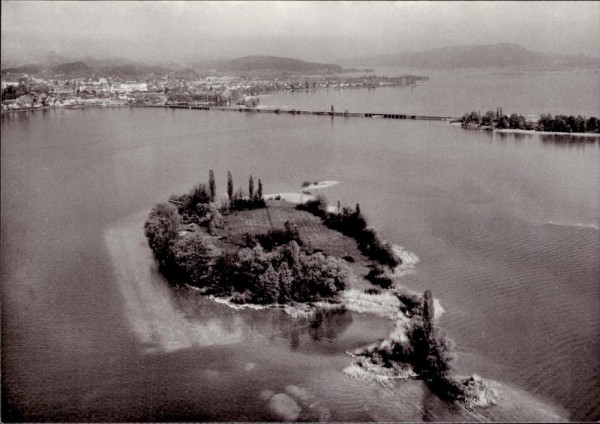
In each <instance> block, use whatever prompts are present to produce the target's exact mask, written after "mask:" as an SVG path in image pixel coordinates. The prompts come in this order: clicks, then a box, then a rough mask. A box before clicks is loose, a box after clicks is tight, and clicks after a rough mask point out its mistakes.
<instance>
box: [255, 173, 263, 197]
mask: <svg viewBox="0 0 600 424" xmlns="http://www.w3.org/2000/svg"><path fill="white" fill-rule="evenodd" d="M256 197H257V198H258V200H262V198H263V187H262V181H261V180H260V178H259V179H258V190H257V191H256Z"/></svg>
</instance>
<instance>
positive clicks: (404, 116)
mask: <svg viewBox="0 0 600 424" xmlns="http://www.w3.org/2000/svg"><path fill="white" fill-rule="evenodd" d="M146 107H161V108H168V109H194V110H221V111H227V112H246V113H275V114H288V115H319V116H331V117H333V116H339V117H344V118H382V119H414V120H425V121H446V122H451V121H458V120H459V118H455V117H452V116H428V115H407V114H400V113H362V112H336V111H329V112H326V111H314V110H299V109H287V108H286V109H281V108H276V107H260V108H247V107H224V106H206V105H193V104H192V105H187V104H171V105H146Z"/></svg>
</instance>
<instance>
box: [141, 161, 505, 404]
mask: <svg viewBox="0 0 600 424" xmlns="http://www.w3.org/2000/svg"><path fill="white" fill-rule="evenodd" d="M311 186H315V187H316V186H318V184H316V185H311V184H304V191H303V193H304V196H305V197H306V201H301V202H297V203H296V204H295V203H292V202H289V201H286V200H283V199H281V196H270V198H268V199H265V197H264V196H263V186H262V181H261V180H260V179H259V180H258V182H257V187H256V190H255V186H254V179H253V177H252V176H250V178H249V181H248V193H247V194H245V193H243V192H242V190H241V189H239V190H237V191H235V192H234V190H233V179H232V175H231V173H230V172H229V173H228V176H227V196H226V198H224V199H217V192H216V186H215V178H214V172H213V171H212V170H211V171H210V172H209V182H208V184H199V185H198V186H196V187H195V188H194V189H193V190H192V191H191V192H190V193H188V194H184V195H182V196H171V198H170V199H169V202H168V203H161V204H158V205H156V206H155V207H154V208H153V209H152V211H151V212H150V214H149V216H148V219H147V221H146V223H145V225H144V229H145V234H146V237H147V238H148V242H149V244H150V247H151V249H152V251H153V253H154V256H155V257H156V259H157V260H158V263H159V270H160V272H161V273H162V274H163V275H164V276H165V277H166V278H167V280H168V281H169V282H170V283H171V284H174V285H184V286H193V287H197V288H200V289H201V290H203V292H204V293H205V294H207V295H213V296H215V297H218V298H225V299H227V300H228V301H230V302H231V303H235V304H262V305H295V306H298V305H305V306H312V307H325V308H349V309H351V310H357V311H362V312H373V313H376V312H381V310H383V309H386V308H387V310H390V308H391V312H390V313H388V315H387V316H388V317H389V318H390V319H392V320H394V322H395V323H396V328H395V330H394V331H393V332H392V334H391V335H390V336H389V337H388V338H387V339H385V340H383V341H381V342H378V343H374V344H372V345H369V346H367V347H364V348H361V349H357V350H356V351H354V352H351V353H350V354H351V355H352V356H353V357H354V358H356V361H355V362H354V364H352V365H351V366H350V367H348V368H347V369H346V370H345V372H346V373H347V374H349V375H353V376H355V377H360V376H364V375H366V374H369V375H370V376H371V377H372V378H370V379H372V380H373V379H374V380H379V381H388V380H389V379H401V378H409V377H412V378H421V379H423V380H424V381H425V382H426V383H427V384H428V386H429V387H430V388H431V389H433V390H434V391H435V392H436V393H438V395H440V397H443V398H445V399H448V400H455V401H460V402H462V403H464V404H465V405H466V406H467V407H468V408H473V407H476V406H488V405H491V404H495V402H496V397H497V392H496V390H494V389H492V388H491V387H490V386H489V385H488V384H487V383H486V382H484V381H483V380H482V379H480V378H479V377H476V376H473V377H468V378H459V377H457V376H456V375H455V374H454V373H453V372H452V370H451V363H452V359H453V355H452V352H451V344H452V343H451V341H450V340H449V339H448V338H447V337H446V336H445V335H444V334H443V333H442V332H441V331H440V329H439V328H437V327H436V325H435V322H434V321H435V310H434V299H433V296H432V294H431V291H429V290H427V291H426V292H425V293H424V294H423V295H420V294H418V293H415V292H412V291H410V290H408V289H406V288H404V287H399V286H397V285H396V282H395V280H396V278H397V275H395V272H394V271H395V270H396V269H397V268H398V267H401V265H402V259H401V258H400V256H399V254H398V253H397V252H396V249H395V248H394V247H393V246H392V245H391V244H390V243H388V242H386V241H384V240H382V239H381V237H380V236H379V235H378V233H377V232H376V231H375V230H374V229H373V228H372V227H369V226H368V225H367V221H366V219H365V217H364V216H363V214H362V212H361V209H360V205H358V204H357V205H356V206H355V207H354V208H347V207H341V206H340V205H339V203H338V205H337V207H331V206H328V205H327V202H326V200H325V198H324V197H322V196H313V195H312V194H311V193H310V192H308V190H309V189H311ZM223 197H224V196H223ZM217 200H218V201H219V204H217ZM357 304H360V307H358V308H357V307H356V305H357Z"/></svg>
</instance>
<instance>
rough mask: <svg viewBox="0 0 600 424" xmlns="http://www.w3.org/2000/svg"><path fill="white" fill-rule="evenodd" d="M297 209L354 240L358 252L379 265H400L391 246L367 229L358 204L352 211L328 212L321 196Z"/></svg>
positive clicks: (399, 260)
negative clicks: (319, 219) (310, 214)
mask: <svg viewBox="0 0 600 424" xmlns="http://www.w3.org/2000/svg"><path fill="white" fill-rule="evenodd" d="M297 208H298V209H301V210H305V211H308V212H310V213H312V214H313V215H316V216H318V217H320V218H321V219H322V220H323V223H324V224H325V225H326V226H327V227H329V228H331V229H334V230H337V231H340V232H341V233H342V234H344V235H346V236H349V237H352V238H353V239H355V240H356V242H357V244H358V248H359V249H360V251H361V252H362V253H363V254H365V255H366V256H367V257H369V258H370V259H372V260H374V261H376V262H378V263H379V264H381V265H383V266H388V267H390V268H394V267H396V266H398V265H400V264H401V263H402V261H401V259H400V258H398V257H397V256H396V255H395V254H394V250H393V249H392V246H391V245H390V244H389V243H387V242H385V241H383V240H381V238H380V237H379V235H378V234H377V232H376V231H375V230H374V229H373V228H370V227H367V221H366V220H365V218H364V217H363V215H362V214H361V211H360V206H359V205H358V204H357V205H356V208H355V209H354V210H352V209H350V208H347V207H344V208H341V210H338V212H329V211H328V210H327V200H326V199H325V198H324V197H323V196H317V198H316V199H315V200H309V201H308V202H306V203H304V204H299V205H298V206H297ZM338 209H340V208H338Z"/></svg>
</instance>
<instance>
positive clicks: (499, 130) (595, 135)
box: [450, 122, 600, 140]
mask: <svg viewBox="0 0 600 424" xmlns="http://www.w3.org/2000/svg"><path fill="white" fill-rule="evenodd" d="M450 125H452V126H455V127H460V128H461V129H463V130H476V131H487V132H492V133H500V134H528V135H535V134H538V135H545V136H555V137H571V138H595V139H599V140H600V133H590V132H585V133H574V132H570V133H568V132H558V131H536V130H523V129H516V128H492V127H489V126H487V127H486V126H477V127H469V128H463V127H462V124H461V123H460V122H451V123H450Z"/></svg>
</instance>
